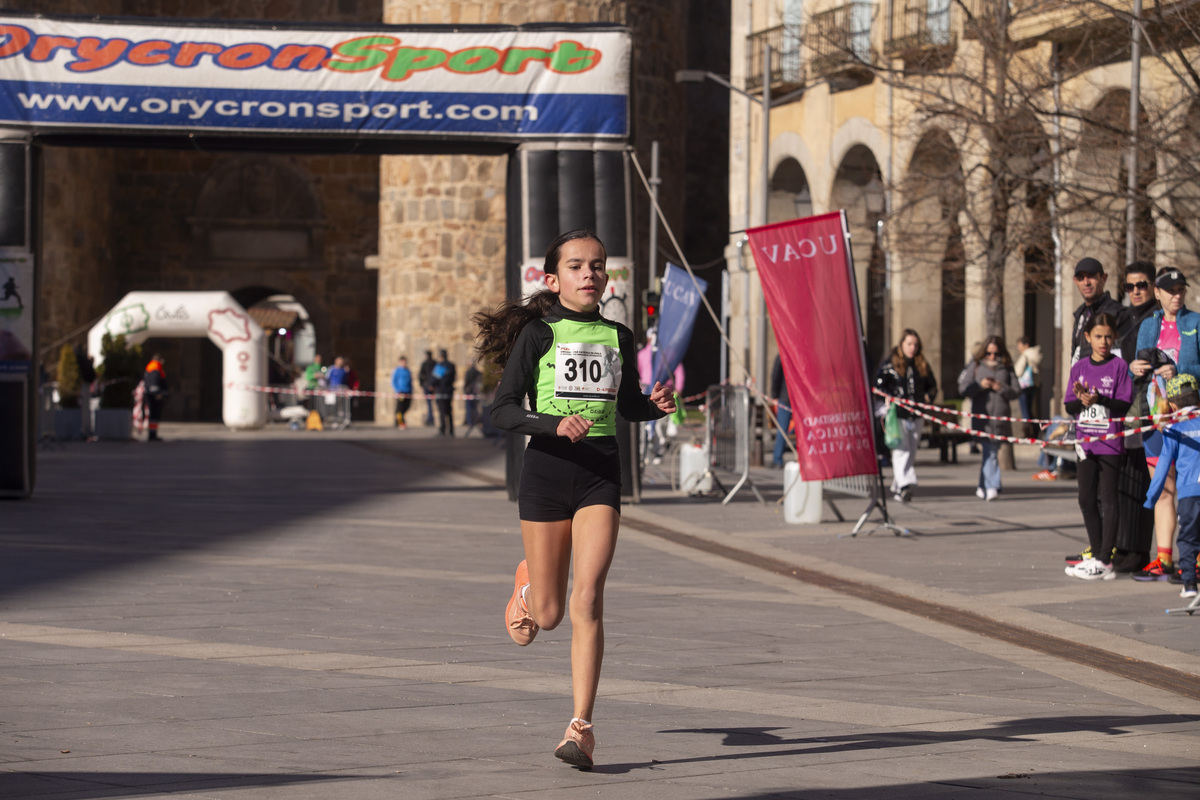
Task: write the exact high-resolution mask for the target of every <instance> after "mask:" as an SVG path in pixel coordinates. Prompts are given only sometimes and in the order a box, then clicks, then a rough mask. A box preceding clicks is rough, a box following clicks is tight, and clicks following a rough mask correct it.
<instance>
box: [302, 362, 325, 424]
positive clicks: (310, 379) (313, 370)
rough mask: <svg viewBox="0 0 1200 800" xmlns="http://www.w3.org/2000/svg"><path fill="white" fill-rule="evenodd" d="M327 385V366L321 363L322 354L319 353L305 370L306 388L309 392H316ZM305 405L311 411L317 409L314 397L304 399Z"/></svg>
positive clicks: (309, 396)
mask: <svg viewBox="0 0 1200 800" xmlns="http://www.w3.org/2000/svg"><path fill="white" fill-rule="evenodd" d="M324 383H325V365H324V364H322V363H321V354H320V353H317V354H316V355H314V356H313V360H312V363H311V364H309V365H308V366H307V367H305V368H304V388H305V390H307V391H309V392H315V391H317V389H320V388H321V386H322V385H323V384H324ZM304 404H305V405H306V406H308V408H309V409H310V410H311V409H313V408H315V407H316V403H315V402H314V401H313V397H312V395H311V394H310V395H308V396H307V397H305V398H304Z"/></svg>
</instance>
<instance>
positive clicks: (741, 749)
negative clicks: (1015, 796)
mask: <svg viewBox="0 0 1200 800" xmlns="http://www.w3.org/2000/svg"><path fill="white" fill-rule="evenodd" d="M1196 719H1197V718H1196V717H1192V716H1186V715H1177V714H1155V715H1149V716H1141V717H1116V716H1077V717H1035V718H1030V719H1018V720H1010V721H1008V722H1005V723H1003V724H1001V725H999V726H996V727H990V728H980V729H975V730H965V731H947V732H938V731H883V732H870V733H863V734H850V735H846V736H816V737H801V738H786V737H783V736H780V735H778V734H776V733H774V732H775V731H782V730H787V729H786V728H683V729H675V730H664V731H659V733H660V734H690V735H699V736H704V737H711V736H720V737H722V741H721V745H722V746H723V747H729V748H735V749H737V752H730V753H722V754H720V755H704V756H695V757H689V758H674V759H662V760H657V759H656V760H651V761H647V762H641V763H627V764H600V765H597V766H596V767H595V770H594V771H595V772H598V773H601V774H624V773H628V772H633V771H635V770H643V769H655V768H661V767H664V766H670V765H672V764H690V763H702V762H703V763H713V762H720V761H741V760H744V759H753V758H767V759H770V758H780V757H786V756H818V755H828V754H831V753H845V752H852V751H869V750H886V749H890V748H898V747H923V746H927V745H945V744H953V743H960V742H969V741H985V742H998V743H1008V744H1013V743H1020V742H1024V741H1034V740H1035V739H1036V737H1042V736H1048V735H1054V734H1062V733H1075V732H1083V731H1087V732H1093V733H1104V734H1108V735H1111V736H1118V735H1121V734H1127V733H1130V732H1131V731H1132V730H1136V729H1141V728H1147V727H1150V726H1155V727H1162V726H1170V725H1181V724H1186V725H1188V726H1189V728H1188V730H1189V731H1190V730H1192V729H1193V728H1194V723H1195V721H1196ZM1159 772H1162V773H1165V774H1166V775H1169V776H1170V777H1169V778H1165V777H1164V780H1165V781H1170V782H1174V783H1176V784H1177V785H1178V786H1179V788H1180V790H1181V791H1180V793H1179V794H1178V795H1174V794H1167V795H1163V794H1160V793H1158V790H1159V788H1161V787H1159V786H1158V785H1157V784H1156V786H1155V793H1154V794H1155V796H1156V797H1163V796H1168V797H1175V796H1179V797H1184V796H1186V797H1189V798H1195V797H1196V796H1197V793H1198V792H1200V770H1160V771H1159ZM1083 774H1084V775H1086V776H1087V777H1086V780H1085V779H1084V778H1081V777H1079V776H1080V773H1051V774H1040V775H1034V774H1033V773H1030V774H1029V775H1025V774H1021V775H1018V776H1013V777H1020V778H1031V779H1037V780H1052V781H1054V782H1055V783H1060V784H1061V785H1064V786H1076V787H1077V786H1079V785H1085V784H1086V782H1087V781H1094V780H1097V779H1098V777H1099V776H1101V775H1104V773H1100V772H1088V773H1083ZM1071 775H1075V776H1076V777H1075V778H1073V779H1071V778H1070V777H1069V776H1071ZM997 777H999V778H1007V777H1008V776H997ZM1109 778H1110V779H1111V782H1106V783H1104V784H1103V785H1108V786H1119V785H1124V783H1123V782H1124V781H1130V782H1131V784H1130V788H1131V790H1133V789H1134V788H1136V786H1137V783H1136V780H1137V779H1135V778H1134V776H1131V775H1129V774H1120V775H1117V774H1115V773H1114V774H1112V775H1110V776H1109ZM978 780H983V779H968V780H967V782H966V783H961V784H958V785H974V783H975V782H976V781H978ZM1081 781H1082V782H1083V783H1081ZM920 785H921V786H924V785H925V784H920ZM891 788H892V789H893V790H894V789H895V788H896V787H891ZM856 791H860V792H862V793H861V794H854V795H849V794H848V795H847V796H855V797H885V796H886V797H905V796H917V795H916V794H909V793H906V792H899V793H895V794H886V795H885V794H884V793H883V790H882V788H880V789H872V790H856ZM762 796H763V797H768V796H769V797H780V796H787V797H792V796H794V797H804V796H805V795H803V794H797V795H793V794H784V795H779V794H774V793H772V794H770V795H762ZM820 796H821V797H833V796H837V792H832V793H828V792H825V791H823V792H822V793H821V795H820ZM1070 796H1076V795H1075V794H1074V793H1073V792H1072V793H1071V794H1070ZM1106 796H1113V797H1121V796H1133V795H1132V794H1130V795H1122V794H1113V795H1106Z"/></svg>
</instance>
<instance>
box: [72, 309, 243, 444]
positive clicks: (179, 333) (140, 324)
mask: <svg viewBox="0 0 1200 800" xmlns="http://www.w3.org/2000/svg"><path fill="white" fill-rule="evenodd" d="M106 333H110V334H112V335H113V336H118V335H122V334H123V335H124V336H125V341H126V342H128V343H129V344H140V343H142V342H144V341H146V340H147V339H149V338H151V337H163V338H168V337H173V338H199V337H202V336H207V337H208V339H209V341H211V342H212V343H213V344H215V345H216V346H217V347H219V348H221V352H222V362H223V364H224V371H223V374H222V378H221V384H222V385H223V386H224V401H223V403H222V413H221V418H222V420H223V421H224V422H225V425H226V426H227V427H229V428H232V429H234V430H238V429H249V428H261V427H262V426H263V425H265V424H266V423H267V396H266V395H265V394H262V393H261V392H256V391H253V390H249V389H241V388H234V386H235V385H239V384H246V385H251V386H265V385H266V382H267V340H266V337H265V336H263V332H262V328H260V327H259V326H258V325H257V324H256V323H255V322H254V320H253V319H251V318H250V315H249V314H247V313H246V309H244V308H242V306H241V304H240V303H238V301H236V300H234V299H233V297H232V296H231V295H230V294H229V293H228V292H130V293H129V294H127V295H125V297H124V298H122V299H121V302H119V303H117V305H116V306H114V307H113V309H112V311H109V312H108V313H107V314H105V315H104V319H102V320H101V321H100V322H99V323H97V324H96V325H95V327H93V328H92V329H91V331H89V332H88V355H90V356H92V358H93V360H94V361H95V363H96V364H97V365H98V364H99V363H100V361H101V360H102V356H101V354H100V342H101V340H102V339H103V338H104V334H106Z"/></svg>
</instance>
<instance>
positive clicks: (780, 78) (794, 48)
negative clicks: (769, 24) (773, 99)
mask: <svg viewBox="0 0 1200 800" xmlns="http://www.w3.org/2000/svg"><path fill="white" fill-rule="evenodd" d="M764 45H770V46H771V92H772V93H776V92H779V91H790V90H791V89H797V88H799V87H801V86H803V85H804V62H803V61H801V60H800V28H799V26H796V25H777V26H776V27H774V28H767V29H766V30H765V31H758V32H757V33H752V34H750V35H749V36H747V37H746V91H747V92H761V91H762V88H763V46H764Z"/></svg>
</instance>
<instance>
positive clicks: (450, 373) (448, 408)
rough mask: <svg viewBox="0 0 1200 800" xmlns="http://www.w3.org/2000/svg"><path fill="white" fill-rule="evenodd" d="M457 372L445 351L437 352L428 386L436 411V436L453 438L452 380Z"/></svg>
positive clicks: (456, 375)
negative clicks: (431, 392)
mask: <svg viewBox="0 0 1200 800" xmlns="http://www.w3.org/2000/svg"><path fill="white" fill-rule="evenodd" d="M457 377H458V371H457V370H456V369H455V368H454V362H452V361H451V360H450V358H449V356H448V355H447V353H446V351H445V350H439V351H438V360H437V363H436V364H434V366H433V375H432V378H431V383H430V386H431V388H432V390H433V395H434V398H435V402H436V404H437V411H438V436H449V437H451V438H453V437H454V407H453V405H452V403H453V401H454V380H455V379H456V378H457Z"/></svg>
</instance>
